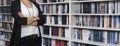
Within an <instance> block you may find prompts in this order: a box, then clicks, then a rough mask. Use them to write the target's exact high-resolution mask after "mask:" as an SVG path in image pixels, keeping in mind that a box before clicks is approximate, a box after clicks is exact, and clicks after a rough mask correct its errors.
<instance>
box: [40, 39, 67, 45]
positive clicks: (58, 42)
mask: <svg viewBox="0 0 120 46" xmlns="http://www.w3.org/2000/svg"><path fill="white" fill-rule="evenodd" d="M42 41H43V44H42V46H68V42H67V41H62V40H54V39H49V38H43V39H42Z"/></svg>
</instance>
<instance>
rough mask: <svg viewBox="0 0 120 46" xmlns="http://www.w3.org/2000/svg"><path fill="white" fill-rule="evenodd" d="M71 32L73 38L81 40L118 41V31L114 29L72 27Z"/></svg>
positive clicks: (115, 42) (114, 42)
mask: <svg viewBox="0 0 120 46" xmlns="http://www.w3.org/2000/svg"><path fill="white" fill-rule="evenodd" d="M73 34H74V35H73V36H72V37H73V39H79V40H83V41H95V42H103V43H112V44H119V43H120V41H119V40H120V37H119V35H120V33H119V32H114V31H103V30H86V29H73Z"/></svg>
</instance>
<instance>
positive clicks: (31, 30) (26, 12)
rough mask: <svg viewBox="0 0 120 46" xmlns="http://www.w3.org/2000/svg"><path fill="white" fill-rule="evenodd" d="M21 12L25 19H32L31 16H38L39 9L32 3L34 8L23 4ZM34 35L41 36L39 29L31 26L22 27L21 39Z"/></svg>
mask: <svg viewBox="0 0 120 46" xmlns="http://www.w3.org/2000/svg"><path fill="white" fill-rule="evenodd" d="M21 12H22V14H23V16H24V17H30V16H31V15H32V16H33V15H34V16H38V9H37V8H36V6H35V5H34V4H33V3H32V7H31V8H28V7H26V6H25V5H24V4H23V3H22V2H21ZM32 34H39V32H38V27H35V26H29V25H22V26H21V38H22V37H25V36H29V35H32Z"/></svg>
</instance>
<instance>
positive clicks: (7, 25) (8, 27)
mask: <svg viewBox="0 0 120 46" xmlns="http://www.w3.org/2000/svg"><path fill="white" fill-rule="evenodd" d="M1 26H2V27H1V28H2V29H4V30H8V31H12V28H13V24H12V23H2V25H1Z"/></svg>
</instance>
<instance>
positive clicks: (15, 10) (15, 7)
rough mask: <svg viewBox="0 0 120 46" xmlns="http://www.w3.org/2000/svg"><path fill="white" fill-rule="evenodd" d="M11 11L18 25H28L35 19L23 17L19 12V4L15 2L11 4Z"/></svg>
mask: <svg viewBox="0 0 120 46" xmlns="http://www.w3.org/2000/svg"><path fill="white" fill-rule="evenodd" d="M11 13H12V16H13V17H14V20H15V22H16V23H17V24H20V25H29V24H30V23H32V22H34V21H35V20H36V18H34V17H28V18H27V17H23V16H22V14H20V8H19V4H16V3H15V2H12V4H11Z"/></svg>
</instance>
